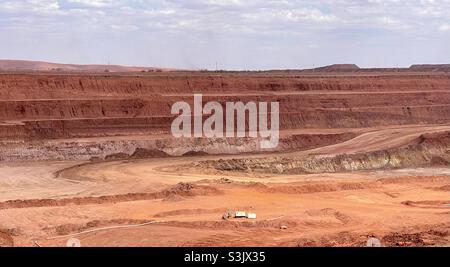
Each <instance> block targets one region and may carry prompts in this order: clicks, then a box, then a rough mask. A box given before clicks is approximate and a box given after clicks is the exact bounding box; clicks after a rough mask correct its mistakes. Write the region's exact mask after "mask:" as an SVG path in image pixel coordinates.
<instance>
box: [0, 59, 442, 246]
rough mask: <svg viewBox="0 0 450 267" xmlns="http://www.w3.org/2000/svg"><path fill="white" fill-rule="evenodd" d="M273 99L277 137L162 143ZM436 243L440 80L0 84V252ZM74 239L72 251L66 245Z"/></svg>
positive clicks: (246, 75)
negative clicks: (228, 108) (194, 113)
mask: <svg viewBox="0 0 450 267" xmlns="http://www.w3.org/2000/svg"><path fill="white" fill-rule="evenodd" d="M194 94H202V96H203V101H204V102H208V101H216V102H218V103H220V104H221V105H223V106H225V103H226V102H243V103H247V102H251V101H253V102H267V103H271V102H277V103H279V128H280V132H279V142H278V145H277V146H276V147H274V148H270V149H262V148H261V147H260V146H259V142H260V141H261V140H259V139H258V138H252V137H223V138H204V137H190V138H189V137H180V138H175V137H174V136H173V135H172V134H171V124H172V122H173V120H174V118H176V117H177V116H176V115H174V114H172V113H171V107H172V105H173V104H174V103H176V102H178V101H184V102H186V103H189V104H190V105H193V104H194V103H193V96H194ZM371 238H372V239H373V238H376V240H379V242H380V244H381V246H386V247H390V246H449V245H450V72H448V70H445V69H443V70H440V69H439V70H436V69H435V68H431V67H427V66H416V67H415V68H412V69H407V70H398V69H396V70H363V69H355V70H352V71H339V70H336V71H330V70H329V69H327V68H324V69H318V70H316V71H270V72H184V71H160V72H126V73H112V72H111V73H101V72H64V71H53V72H52V71H47V72H39V71H29V72H25V71H9V72H3V73H1V74H0V246H66V245H67V244H68V241H70V240H78V241H79V243H77V244H78V245H81V246H83V247H89V246H302V247H304V246H366V244H367V242H368V240H369V239H371ZM78 241H77V242H78Z"/></svg>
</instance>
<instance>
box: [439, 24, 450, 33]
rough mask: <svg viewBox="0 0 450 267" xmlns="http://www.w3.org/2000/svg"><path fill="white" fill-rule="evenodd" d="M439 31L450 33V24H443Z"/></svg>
mask: <svg viewBox="0 0 450 267" xmlns="http://www.w3.org/2000/svg"><path fill="white" fill-rule="evenodd" d="M439 30H440V31H442V32H446V31H450V24H442V25H441V26H439Z"/></svg>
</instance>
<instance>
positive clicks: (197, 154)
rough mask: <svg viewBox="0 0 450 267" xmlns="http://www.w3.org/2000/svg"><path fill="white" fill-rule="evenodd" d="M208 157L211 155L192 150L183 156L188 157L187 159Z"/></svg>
mask: <svg viewBox="0 0 450 267" xmlns="http://www.w3.org/2000/svg"><path fill="white" fill-rule="evenodd" d="M207 155H209V154H208V153H207V152H205V151H192V150H191V151H188V152H186V153H184V154H183V156H186V157H193V156H207Z"/></svg>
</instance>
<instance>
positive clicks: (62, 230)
mask: <svg viewBox="0 0 450 267" xmlns="http://www.w3.org/2000/svg"><path fill="white" fill-rule="evenodd" d="M146 222H148V220H132V219H113V220H94V221H90V222H87V223H84V224H63V225H58V226H56V227H46V228H44V229H43V230H44V231H46V232H48V233H52V234H56V235H68V234H73V233H79V232H83V231H86V230H89V229H93V228H98V227H106V226H115V225H130V224H142V223H146Z"/></svg>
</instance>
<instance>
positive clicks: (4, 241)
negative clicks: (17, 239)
mask: <svg viewBox="0 0 450 267" xmlns="http://www.w3.org/2000/svg"><path fill="white" fill-rule="evenodd" d="M13 246H14V239H13V238H12V236H11V234H10V233H9V231H7V230H1V229H0V247H13Z"/></svg>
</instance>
